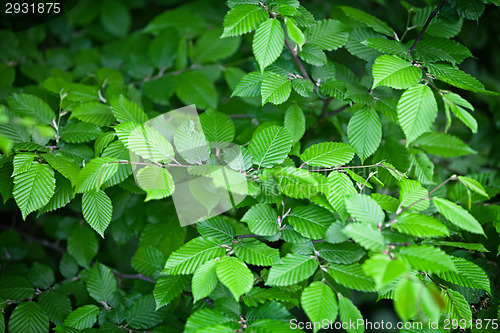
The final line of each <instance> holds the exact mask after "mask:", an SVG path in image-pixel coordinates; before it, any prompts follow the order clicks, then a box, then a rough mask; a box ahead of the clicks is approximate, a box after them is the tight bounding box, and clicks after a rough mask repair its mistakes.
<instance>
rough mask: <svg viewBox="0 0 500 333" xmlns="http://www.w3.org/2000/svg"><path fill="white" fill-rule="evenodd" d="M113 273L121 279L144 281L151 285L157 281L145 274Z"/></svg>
mask: <svg viewBox="0 0 500 333" xmlns="http://www.w3.org/2000/svg"><path fill="white" fill-rule="evenodd" d="M113 273H114V274H115V276H116V277H117V278H119V279H131V280H143V281H147V282H151V283H156V281H155V280H154V279H153V278H150V277H149V276H146V275H143V274H121V273H115V272H113Z"/></svg>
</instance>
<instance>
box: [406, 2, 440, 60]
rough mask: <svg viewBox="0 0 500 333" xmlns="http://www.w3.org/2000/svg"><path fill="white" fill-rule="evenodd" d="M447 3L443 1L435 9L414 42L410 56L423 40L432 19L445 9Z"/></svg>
mask: <svg viewBox="0 0 500 333" xmlns="http://www.w3.org/2000/svg"><path fill="white" fill-rule="evenodd" d="M445 3H446V0H442V1H441V3H440V4H439V5H438V6H437V7H436V9H434V11H433V12H432V13H431V14H430V15H429V18H428V19H427V22H425V24H424V26H423V27H422V30H420V33H419V34H418V36H417V39H415V41H414V42H413V45H412V46H411V47H410V51H409V52H408V54H411V53H412V52H413V49H414V48H415V46H417V44H418V42H419V41H420V39H422V36H423V35H424V32H425V29H427V27H428V26H429V24H430V23H431V21H432V19H433V18H434V17H435V16H436V15H437V13H438V12H439V10H440V9H441V7H443V5H444V4H445Z"/></svg>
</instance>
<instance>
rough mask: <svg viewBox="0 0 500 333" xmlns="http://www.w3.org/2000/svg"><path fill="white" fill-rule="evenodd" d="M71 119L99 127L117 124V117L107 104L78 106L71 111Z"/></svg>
mask: <svg viewBox="0 0 500 333" xmlns="http://www.w3.org/2000/svg"><path fill="white" fill-rule="evenodd" d="M71 118H77V119H78V120H80V121H83V122H86V123H91V124H95V125H97V126H109V125H111V124H112V123H114V122H115V116H114V115H113V112H112V111H111V108H110V107H109V106H107V105H106V104H102V103H98V102H88V103H83V104H80V105H78V106H77V107H76V108H74V109H73V111H71Z"/></svg>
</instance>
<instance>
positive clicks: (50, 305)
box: [38, 291, 72, 332]
mask: <svg viewBox="0 0 500 333" xmlns="http://www.w3.org/2000/svg"><path fill="white" fill-rule="evenodd" d="M38 302H39V303H40V305H41V306H42V308H44V309H45V311H47V316H48V317H49V319H50V321H51V322H53V323H54V324H56V325H62V324H63V322H64V319H66V317H67V316H68V315H69V314H70V313H71V310H72V307H71V300H70V299H69V297H68V296H66V295H64V294H62V293H60V292H58V291H45V292H43V293H42V294H40V296H38ZM45 332H46V331H45Z"/></svg>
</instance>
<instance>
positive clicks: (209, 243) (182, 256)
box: [162, 237, 226, 275]
mask: <svg viewBox="0 0 500 333" xmlns="http://www.w3.org/2000/svg"><path fill="white" fill-rule="evenodd" d="M224 253H226V250H225V249H224V248H223V247H222V246H221V245H220V243H217V242H215V241H214V240H209V239H204V238H202V237H198V238H195V239H193V240H191V241H189V242H187V243H186V244H184V246H182V247H181V248H180V249H178V250H177V251H175V252H173V253H172V254H171V255H170V257H169V258H168V260H167V263H166V264H165V269H164V270H163V273H162V274H174V275H177V274H192V273H194V272H195V271H196V269H197V268H198V267H199V266H201V265H202V264H203V263H205V262H207V261H209V260H211V259H214V258H217V257H220V256H222V255H224Z"/></svg>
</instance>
